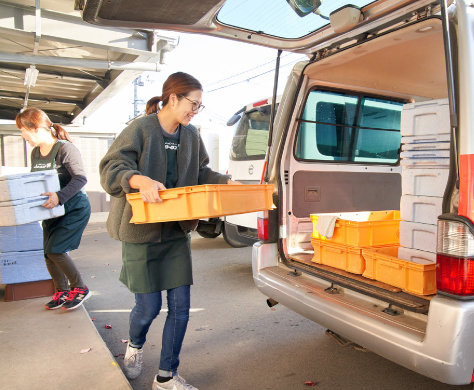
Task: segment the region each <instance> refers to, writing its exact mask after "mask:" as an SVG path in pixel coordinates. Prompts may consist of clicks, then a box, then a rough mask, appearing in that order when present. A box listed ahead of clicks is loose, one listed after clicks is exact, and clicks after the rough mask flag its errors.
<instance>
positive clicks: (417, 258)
mask: <svg viewBox="0 0 474 390" xmlns="http://www.w3.org/2000/svg"><path fill="white" fill-rule="evenodd" d="M398 258H399V259H402V260H406V261H410V262H412V263H418V264H433V263H435V264H436V253H434V252H426V251H420V250H418V249H412V248H405V247H403V246H401V247H400V248H398Z"/></svg>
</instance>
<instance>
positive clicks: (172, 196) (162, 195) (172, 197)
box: [159, 193, 180, 199]
mask: <svg viewBox="0 0 474 390" xmlns="http://www.w3.org/2000/svg"><path fill="white" fill-rule="evenodd" d="M159 195H160V198H161V199H176V198H178V197H179V195H180V194H177V193H172V194H159Z"/></svg>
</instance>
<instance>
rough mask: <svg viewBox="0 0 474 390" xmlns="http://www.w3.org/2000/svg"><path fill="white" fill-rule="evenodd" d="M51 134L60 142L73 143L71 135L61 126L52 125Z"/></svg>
mask: <svg viewBox="0 0 474 390" xmlns="http://www.w3.org/2000/svg"><path fill="white" fill-rule="evenodd" d="M51 129H52V130H51V133H52V134H53V136H54V137H56V138H57V139H60V140H66V141H69V142H71V143H72V141H71V138H69V133H68V132H67V131H66V130H65V129H64V128H63V127H61V126H59V125H57V124H55V123H51Z"/></svg>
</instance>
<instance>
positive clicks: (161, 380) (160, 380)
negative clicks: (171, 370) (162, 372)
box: [156, 375, 172, 383]
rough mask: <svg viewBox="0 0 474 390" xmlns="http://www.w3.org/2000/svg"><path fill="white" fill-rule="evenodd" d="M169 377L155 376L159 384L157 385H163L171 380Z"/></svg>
mask: <svg viewBox="0 0 474 390" xmlns="http://www.w3.org/2000/svg"><path fill="white" fill-rule="evenodd" d="M171 378H172V377H171V376H159V375H157V376H156V380H157V381H158V382H159V383H165V382H168V381H170V380H171Z"/></svg>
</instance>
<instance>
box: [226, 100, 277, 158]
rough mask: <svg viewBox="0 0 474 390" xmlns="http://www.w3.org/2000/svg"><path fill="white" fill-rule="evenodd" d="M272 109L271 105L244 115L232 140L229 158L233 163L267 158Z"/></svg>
mask: <svg viewBox="0 0 474 390" xmlns="http://www.w3.org/2000/svg"><path fill="white" fill-rule="evenodd" d="M276 108H278V104H277V105H276ZM271 109H272V106H271V105H266V106H261V107H256V108H253V109H251V110H249V111H246V112H245V113H244V114H243V115H242V118H241V119H240V121H239V122H238V124H237V126H236V128H235V132H234V137H233V138H232V146H231V148H230V156H229V158H230V159H231V160H232V161H242V160H263V159H264V158H265V154H266V152H267V144H268V130H269V128H270V115H271Z"/></svg>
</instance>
